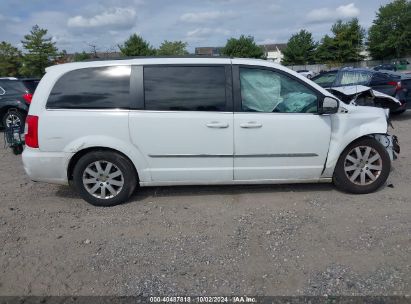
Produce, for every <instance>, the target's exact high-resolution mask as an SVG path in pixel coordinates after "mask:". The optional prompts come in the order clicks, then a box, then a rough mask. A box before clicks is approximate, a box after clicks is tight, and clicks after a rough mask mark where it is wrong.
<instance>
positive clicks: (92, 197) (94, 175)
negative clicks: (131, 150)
mask: <svg viewBox="0 0 411 304" xmlns="http://www.w3.org/2000/svg"><path fill="white" fill-rule="evenodd" d="M73 183H74V186H75V188H76V189H77V191H78V192H79V193H80V195H81V197H82V198H83V199H84V200H86V201H87V202H89V203H90V204H92V205H95V206H106V207H107V206H114V205H118V204H121V203H124V202H125V201H127V200H128V199H129V198H130V196H131V194H132V193H133V192H134V190H135V188H136V185H137V174H136V171H135V169H134V165H133V164H132V163H131V162H130V161H129V160H128V159H127V158H125V157H124V156H123V155H121V154H119V153H115V152H111V151H93V152H90V153H87V154H86V155H84V156H83V157H81V158H80V159H79V161H78V162H77V164H76V165H75V167H74V171H73Z"/></svg>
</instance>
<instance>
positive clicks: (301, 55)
mask: <svg viewBox="0 0 411 304" xmlns="http://www.w3.org/2000/svg"><path fill="white" fill-rule="evenodd" d="M47 32H48V31H47V29H42V28H40V27H39V26H37V25H35V26H34V27H33V28H32V30H31V31H30V33H29V34H27V35H25V36H24V39H23V40H22V41H21V42H22V46H23V51H21V50H19V49H18V48H16V47H15V46H13V45H11V44H10V43H7V42H5V41H3V42H1V43H0V76H42V75H43V74H44V73H45V68H46V67H47V66H50V65H53V64H56V63H62V62H64V61H65V60H66V59H67V52H66V51H65V50H62V51H59V50H58V49H57V47H56V45H55V42H53V41H52V39H51V38H50V37H47ZM90 47H91V48H92V49H91V51H90V52H86V51H83V52H81V53H76V54H75V55H74V57H73V60H74V61H82V60H86V59H93V58H96V57H98V53H97V48H96V46H94V45H90ZM117 47H118V50H119V51H120V54H121V55H122V56H178V55H187V54H189V52H188V51H187V43H186V42H183V41H168V40H165V41H164V42H163V43H162V44H161V45H160V47H159V48H158V49H156V48H154V47H152V46H151V45H150V43H149V42H147V41H146V40H144V39H143V37H141V36H139V35H137V34H132V35H131V36H130V37H129V38H128V39H127V40H126V41H125V42H124V43H123V44H120V45H118V46H117ZM364 50H368V51H369V53H370V55H371V57H372V58H373V59H377V60H382V59H393V58H397V59H398V58H400V57H403V56H406V55H410V54H411V2H410V1H409V0H394V1H393V2H391V3H389V4H386V5H383V6H381V7H380V8H379V10H378V12H377V14H376V17H375V19H374V21H373V24H372V25H371V27H370V29H369V31H368V36H367V33H366V31H365V29H364V28H362V27H361V25H360V24H359V20H358V19H357V18H353V19H351V20H349V21H346V22H343V21H341V20H338V21H337V22H336V23H335V24H333V26H332V27H331V34H330V35H328V34H327V35H325V36H324V37H323V38H322V39H320V41H314V39H313V36H312V34H311V33H310V32H308V31H307V30H304V29H303V30H301V31H299V32H298V33H295V34H293V35H292V36H291V37H290V39H289V40H288V43H287V47H286V48H285V49H284V50H283V54H284V58H283V60H282V63H283V64H285V65H304V64H312V63H326V64H331V65H334V64H335V65H338V64H342V63H345V62H356V61H360V60H363V59H364V55H363V52H362V51H364ZM221 54H222V55H226V56H232V57H248V58H263V59H264V56H265V53H264V51H263V49H262V48H261V47H260V46H258V45H257V44H256V43H255V41H254V38H253V37H252V36H245V35H241V36H240V37H239V38H230V39H228V40H227V43H226V45H225V46H224V47H223V48H222V49H221Z"/></svg>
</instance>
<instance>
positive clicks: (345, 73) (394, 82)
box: [311, 68, 411, 114]
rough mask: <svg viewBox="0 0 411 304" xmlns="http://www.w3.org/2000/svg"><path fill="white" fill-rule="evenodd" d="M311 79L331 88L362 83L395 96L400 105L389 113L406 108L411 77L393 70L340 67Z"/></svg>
mask: <svg viewBox="0 0 411 304" xmlns="http://www.w3.org/2000/svg"><path fill="white" fill-rule="evenodd" d="M311 80H312V81H314V82H315V83H317V84H318V85H320V86H321V87H323V88H333V87H342V86H351V85H364V86H367V87H370V88H372V89H373V90H375V91H378V92H381V93H384V94H387V95H389V96H392V97H395V98H396V99H398V100H399V101H400V102H401V106H398V107H396V108H392V109H391V108H390V111H391V113H397V114H399V113H402V112H404V111H405V110H406V109H407V100H406V98H407V96H408V94H409V92H408V87H409V86H411V78H407V77H402V76H401V75H400V74H399V73H396V72H393V71H375V70H371V69H364V68H362V69H361V68H342V69H339V70H332V71H328V72H324V73H321V74H319V75H317V76H315V77H313V78H311Z"/></svg>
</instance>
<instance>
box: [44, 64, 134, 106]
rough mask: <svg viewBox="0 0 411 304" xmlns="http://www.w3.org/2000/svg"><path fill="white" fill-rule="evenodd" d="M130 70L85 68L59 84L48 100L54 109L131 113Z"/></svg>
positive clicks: (117, 67)
mask: <svg viewBox="0 0 411 304" xmlns="http://www.w3.org/2000/svg"><path fill="white" fill-rule="evenodd" d="M130 74H131V67H130V66H110V67H97V68H84V69H78V70H74V71H70V72H68V73H66V74H64V75H63V76H62V77H61V78H60V79H59V80H57V82H56V84H55V85H54V87H53V89H52V90H51V93H50V96H49V98H48V100H47V108H51V109H61V108H63V109H116V108H119V109H129V108H130V102H131V98H130Z"/></svg>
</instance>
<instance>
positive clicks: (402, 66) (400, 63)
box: [393, 59, 410, 71]
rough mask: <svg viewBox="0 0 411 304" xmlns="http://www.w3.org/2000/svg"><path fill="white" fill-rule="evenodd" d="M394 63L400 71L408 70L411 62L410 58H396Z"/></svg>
mask: <svg viewBox="0 0 411 304" xmlns="http://www.w3.org/2000/svg"><path fill="white" fill-rule="evenodd" d="M393 63H394V64H395V67H396V68H397V70H399V71H403V70H406V69H407V68H408V65H409V64H410V63H409V62H408V60H406V59H398V60H395V61H394V62H393Z"/></svg>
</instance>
